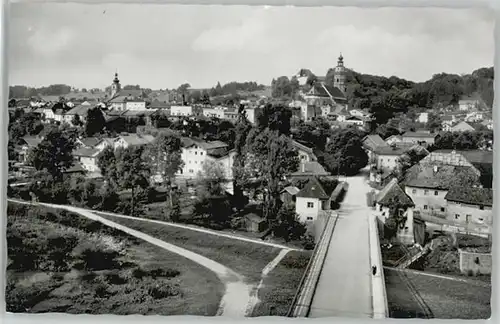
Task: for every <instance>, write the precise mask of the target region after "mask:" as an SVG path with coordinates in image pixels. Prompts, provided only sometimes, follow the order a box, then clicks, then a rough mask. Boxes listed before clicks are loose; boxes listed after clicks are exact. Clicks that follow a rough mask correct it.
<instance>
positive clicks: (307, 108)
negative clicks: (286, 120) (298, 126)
mask: <svg viewBox="0 0 500 324" xmlns="http://www.w3.org/2000/svg"><path fill="white" fill-rule="evenodd" d="M300 113H301V118H302V120H304V121H311V120H313V119H314V118H316V117H320V116H322V115H323V111H322V109H321V107H318V106H315V105H309V104H308V105H304V106H302V107H301V108H300Z"/></svg>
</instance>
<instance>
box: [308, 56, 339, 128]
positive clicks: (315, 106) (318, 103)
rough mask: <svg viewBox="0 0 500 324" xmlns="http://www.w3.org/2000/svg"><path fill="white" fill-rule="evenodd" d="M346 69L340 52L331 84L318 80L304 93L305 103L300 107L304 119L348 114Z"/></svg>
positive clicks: (337, 116) (337, 117)
mask: <svg viewBox="0 0 500 324" xmlns="http://www.w3.org/2000/svg"><path fill="white" fill-rule="evenodd" d="M346 78H347V70H346V68H345V66H344V58H343V57H342V54H340V56H339V58H338V61H337V66H336V67H335V69H334V79H333V85H330V84H326V83H325V80H324V78H322V79H323V80H318V81H317V82H316V83H315V84H314V85H313V86H312V87H311V89H310V90H309V91H308V92H307V93H305V94H304V99H305V103H306V104H305V105H303V106H302V107H301V110H302V111H301V113H302V117H303V118H304V120H306V121H309V120H312V118H314V117H319V116H322V117H325V118H328V117H331V116H335V117H336V119H339V116H342V115H348V113H347V99H346V96H345V93H346V90H347V85H346Z"/></svg>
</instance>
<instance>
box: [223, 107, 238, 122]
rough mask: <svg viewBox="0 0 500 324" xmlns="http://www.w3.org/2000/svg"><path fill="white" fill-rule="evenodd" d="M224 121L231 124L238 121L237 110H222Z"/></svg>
mask: <svg viewBox="0 0 500 324" xmlns="http://www.w3.org/2000/svg"><path fill="white" fill-rule="evenodd" d="M224 119H225V120H229V121H231V122H236V121H237V120H238V110H237V109H235V108H227V109H225V110H224Z"/></svg>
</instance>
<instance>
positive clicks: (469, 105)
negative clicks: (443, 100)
mask: <svg viewBox="0 0 500 324" xmlns="http://www.w3.org/2000/svg"><path fill="white" fill-rule="evenodd" d="M458 106H459V109H460V110H462V111H467V110H471V109H475V108H477V107H478V106H479V101H477V100H460V101H459V102H458Z"/></svg>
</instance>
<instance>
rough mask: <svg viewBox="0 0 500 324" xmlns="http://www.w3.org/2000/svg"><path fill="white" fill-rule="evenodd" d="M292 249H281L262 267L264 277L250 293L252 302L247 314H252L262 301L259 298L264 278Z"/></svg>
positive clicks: (249, 304)
mask: <svg viewBox="0 0 500 324" xmlns="http://www.w3.org/2000/svg"><path fill="white" fill-rule="evenodd" d="M290 251H291V250H290V249H283V250H281V251H280V253H279V254H278V255H277V256H276V257H275V258H274V259H273V260H271V262H269V263H268V264H267V265H266V266H265V267H264V269H262V278H261V280H260V282H259V284H258V285H257V286H256V287H255V288H254V289H252V292H251V295H250V302H249V303H248V307H247V311H246V316H252V313H253V310H254V309H255V306H257V304H258V303H259V302H260V300H259V290H260V289H261V288H262V286H263V285H264V279H266V277H267V275H268V274H269V272H271V271H273V269H274V268H276V266H277V265H278V264H279V263H280V262H281V260H283V258H284V257H285V256H286V255H287V254H288V252H290Z"/></svg>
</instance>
